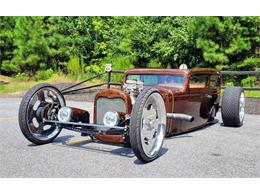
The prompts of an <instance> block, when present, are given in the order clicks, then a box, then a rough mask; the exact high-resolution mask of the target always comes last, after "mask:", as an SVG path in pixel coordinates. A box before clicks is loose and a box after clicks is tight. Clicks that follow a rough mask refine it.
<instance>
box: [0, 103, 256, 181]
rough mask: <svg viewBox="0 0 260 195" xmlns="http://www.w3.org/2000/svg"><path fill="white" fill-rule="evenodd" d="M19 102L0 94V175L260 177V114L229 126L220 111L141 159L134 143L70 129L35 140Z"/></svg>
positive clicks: (82, 105) (83, 104)
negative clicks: (24, 129) (21, 118)
mask: <svg viewBox="0 0 260 195" xmlns="http://www.w3.org/2000/svg"><path fill="white" fill-rule="evenodd" d="M19 104H20V99H15V98H9V99H7V98H0V133H1V134H0V177H260V115H246V117H245V123H244V126H243V127H240V128H228V127H223V126H222V125H221V117H220V115H219V113H218V116H217V119H219V121H218V120H216V124H214V125H211V126H208V127H206V128H203V129H201V130H198V131H194V132H190V133H186V134H182V135H179V136H175V137H171V138H168V139H166V140H165V142H164V146H163V151H162V154H161V156H160V157H159V158H158V159H157V160H155V161H153V162H151V163H148V164H142V163H140V161H138V160H137V159H136V157H135V156H134V154H133V152H132V150H131V149H130V148H123V147H120V146H112V145H106V144H100V143H93V142H90V141H89V140H88V139H87V138H86V137H81V136H80V135H79V134H77V133H74V132H71V131H62V132H61V134H60V135H59V136H58V138H57V139H56V140H55V142H53V143H51V144H47V145H42V146H35V145H33V144H31V143H30V142H28V141H27V140H26V139H25V138H24V137H23V135H22V133H21V131H20V129H19V126H18V121H17V115H18V108H19ZM68 104H69V105H71V106H76V107H81V108H82V107H83V108H92V104H91V103H86V102H69V103H68Z"/></svg>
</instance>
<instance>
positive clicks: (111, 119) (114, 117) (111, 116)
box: [103, 111, 119, 127]
mask: <svg viewBox="0 0 260 195" xmlns="http://www.w3.org/2000/svg"><path fill="white" fill-rule="evenodd" d="M103 123H104V125H106V126H109V127H114V126H116V125H118V123H119V114H118V113H117V112H115V111H107V112H106V114H105V115H104V117H103Z"/></svg>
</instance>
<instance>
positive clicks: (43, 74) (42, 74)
mask: <svg viewBox="0 0 260 195" xmlns="http://www.w3.org/2000/svg"><path fill="white" fill-rule="evenodd" d="M52 75H53V70H52V69H48V70H39V71H37V73H36V75H35V76H34V79H35V81H40V80H47V79H50V78H51V77H52Z"/></svg>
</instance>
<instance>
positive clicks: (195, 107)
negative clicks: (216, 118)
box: [182, 74, 209, 130]
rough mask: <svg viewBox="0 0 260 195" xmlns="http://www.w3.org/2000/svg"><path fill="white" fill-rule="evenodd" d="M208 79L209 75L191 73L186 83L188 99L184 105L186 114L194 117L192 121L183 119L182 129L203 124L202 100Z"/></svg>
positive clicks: (205, 92)
mask: <svg viewBox="0 0 260 195" xmlns="http://www.w3.org/2000/svg"><path fill="white" fill-rule="evenodd" d="M208 79H209V75H206V74H198V75H191V76H190V78H189V84H188V96H189V97H188V101H187V107H186V111H185V112H186V114H188V115H191V116H193V117H194V121H193V122H187V121H183V123H182V129H183V130H190V129H193V128H195V127H198V126H201V125H202V124H204V123H205V122H206V121H207V119H205V118H203V117H201V107H202V104H203V103H202V102H203V101H205V100H204V98H205V97H206V96H207V93H208Z"/></svg>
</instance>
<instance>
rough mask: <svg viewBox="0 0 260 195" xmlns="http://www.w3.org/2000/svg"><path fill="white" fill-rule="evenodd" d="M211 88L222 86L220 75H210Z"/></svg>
mask: <svg viewBox="0 0 260 195" xmlns="http://www.w3.org/2000/svg"><path fill="white" fill-rule="evenodd" d="M209 86H210V87H218V86H220V77H219V76H218V75H210V80H209Z"/></svg>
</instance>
